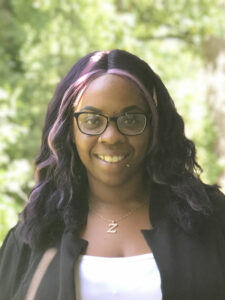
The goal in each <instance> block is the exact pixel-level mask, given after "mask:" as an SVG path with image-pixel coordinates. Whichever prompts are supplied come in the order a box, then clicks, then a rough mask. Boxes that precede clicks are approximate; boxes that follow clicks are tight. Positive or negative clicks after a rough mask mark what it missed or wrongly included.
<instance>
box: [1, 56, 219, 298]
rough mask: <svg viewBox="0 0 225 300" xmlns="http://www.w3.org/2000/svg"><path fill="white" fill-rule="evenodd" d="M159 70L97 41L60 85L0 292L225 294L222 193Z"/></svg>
mask: <svg viewBox="0 0 225 300" xmlns="http://www.w3.org/2000/svg"><path fill="white" fill-rule="evenodd" d="M199 170H200V167H199V165H198V164H197V162H196V160H195V146H194V144H193V142H191V141H190V140H188V139H187V138H186V137H185V135H184V123H183V120H182V118H181V117H180V116H179V114H178V113H177V112H176V109H175V106H174V103H173V101H172V99H171V97H170V96H169V94H168V92H167V90H166V88H165V86H164V85H163V83H162V81H161V80H160V78H159V77H158V76H157V75H156V74H155V73H154V72H153V71H152V69H151V68H150V67H149V66H148V65H147V64H146V63H145V62H144V61H142V60H140V59H139V58H138V57H136V56H134V55H132V54H130V53H128V52H125V51H122V50H112V51H99V52H94V53H91V54H89V55H87V56H85V57H84V58H82V59H80V60H79V61H78V62H77V63H76V64H75V65H74V66H73V68H72V69H71V71H70V72H69V73H68V74H67V75H66V77H65V78H64V79H63V80H62V81H61V82H60V84H59V85H58V86H57V89H56V92H55V95H54V97H53V100H52V101H51V103H50V105H49V108H48V112H47V116H46V121H45V126H44V130H43V137H42V146H41V150H40V154H39V156H38V157H37V159H36V184H35V187H34V188H33V190H32V192H31V193H30V196H29V202H28V204H27V205H26V207H25V209H24V211H23V212H22V214H21V220H20V222H19V223H18V225H17V226H16V227H15V228H13V229H12V230H11V231H10V232H9V234H8V236H7V238H6V239H5V242H4V244H3V247H2V250H1V260H0V290H1V294H0V299H4V300H5V299H13V300H16V299H17V300H19V299H26V300H31V299H35V300H37V299H38V300H40V299H58V300H70V299H71V300H72V299H73V300H74V299H81V300H88V299H91V300H94V299H98V300H101V299H117V300H119V299H138V300H139V299H142V300H145V299H154V300H156V299H157V300H159V299H163V300H168V299H171V300H176V299H179V300H180V299H182V300H190V299H196V300H200V299H204V300H207V299H210V300H212V299H217V300H220V299H221V300H222V299H223V300H224V299H225V221H224V213H225V198H224V195H223V194H222V193H220V192H219V190H218V188H217V187H216V186H209V185H206V184H204V183H203V182H202V181H201V180H200V178H199V176H198V174H199Z"/></svg>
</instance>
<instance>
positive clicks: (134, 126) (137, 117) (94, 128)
mask: <svg viewBox="0 0 225 300" xmlns="http://www.w3.org/2000/svg"><path fill="white" fill-rule="evenodd" d="M116 121H117V127H118V129H119V131H120V132H121V133H123V134H126V135H136V134H140V133H142V132H143V130H144V129H145V126H146V121H147V120H146V116H145V115H144V114H141V113H129V114H128V113H127V114H122V115H120V116H118V117H117V118H116ZM107 123H108V118H107V117H106V116H103V115H99V114H96V113H86V112H84V113H81V114H79V116H78V126H79V128H80V130H81V131H82V132H83V133H85V134H90V135H98V134H101V133H102V132H103V131H104V130H105V129H106V127H107Z"/></svg>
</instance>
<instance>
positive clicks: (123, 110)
mask: <svg viewBox="0 0 225 300" xmlns="http://www.w3.org/2000/svg"><path fill="white" fill-rule="evenodd" d="M133 110H136V111H137V110H138V111H140V112H143V109H142V108H141V107H139V106H137V105H131V106H127V107H125V108H124V109H122V111H121V112H122V113H123V112H129V111H133Z"/></svg>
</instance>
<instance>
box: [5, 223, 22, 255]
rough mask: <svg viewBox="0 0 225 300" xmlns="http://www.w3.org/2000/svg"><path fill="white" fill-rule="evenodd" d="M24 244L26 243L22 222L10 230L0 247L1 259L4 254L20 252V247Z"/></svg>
mask: <svg viewBox="0 0 225 300" xmlns="http://www.w3.org/2000/svg"><path fill="white" fill-rule="evenodd" d="M24 244H25V243H24V241H23V239H22V236H21V224H20V223H18V224H17V225H15V226H14V227H13V228H11V229H10V230H9V232H8V234H7V235H6V237H5V239H4V241H3V244H2V246H1V249H0V261H1V260H2V257H3V256H4V257H5V256H6V255H7V256H8V255H10V254H12V253H13V252H15V253H18V252H19V251H20V249H22V248H23V246H24Z"/></svg>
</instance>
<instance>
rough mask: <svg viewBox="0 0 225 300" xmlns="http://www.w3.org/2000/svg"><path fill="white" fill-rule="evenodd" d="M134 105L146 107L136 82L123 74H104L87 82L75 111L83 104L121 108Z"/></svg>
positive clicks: (83, 105)
mask: <svg viewBox="0 0 225 300" xmlns="http://www.w3.org/2000/svg"><path fill="white" fill-rule="evenodd" d="M135 105H136V106H138V107H140V108H142V109H148V104H147V102H146V100H144V97H143V96H142V94H141V91H140V89H139V88H138V87H137V86H136V84H135V83H133V82H132V81H131V80H129V79H128V78H126V77H124V76H119V75H114V74H104V75H101V76H100V77H98V78H96V79H94V80H93V81H91V82H90V83H89V84H88V86H87V88H86V89H85V91H84V92H83V94H82V96H81V99H80V101H79V103H78V105H77V107H76V111H80V110H81V109H82V108H83V107H85V106H95V107H98V106H99V107H100V108H101V107H103V108H107V107H108V108H113V107H114V108H115V109H116V108H118V110H121V109H122V108H124V107H126V106H135Z"/></svg>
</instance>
